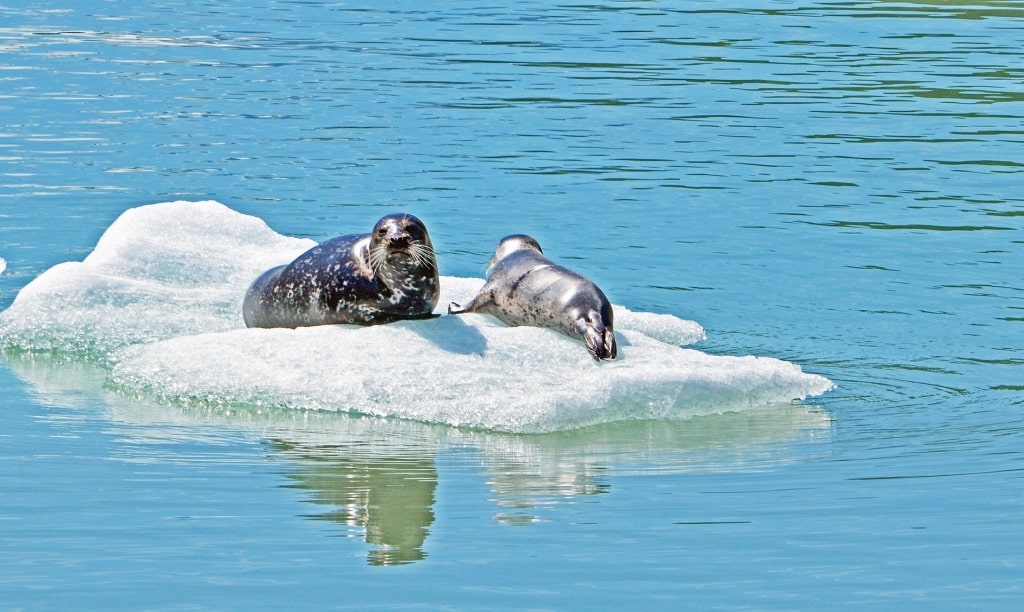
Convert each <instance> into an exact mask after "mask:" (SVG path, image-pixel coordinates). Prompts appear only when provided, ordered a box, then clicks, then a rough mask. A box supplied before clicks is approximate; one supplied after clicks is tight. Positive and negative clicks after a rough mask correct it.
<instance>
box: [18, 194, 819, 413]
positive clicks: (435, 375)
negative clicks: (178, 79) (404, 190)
mask: <svg viewBox="0 0 1024 612" xmlns="http://www.w3.org/2000/svg"><path fill="white" fill-rule="evenodd" d="M351 231H358V229H357V228H354V229H352V230H351ZM312 245H313V242H311V241H309V240H300V239H296V238H289V237H286V236H282V235H280V234H278V233H276V232H274V231H273V230H271V229H270V228H268V227H267V226H266V224H265V223H263V221H261V220H259V219H257V218H255V217H251V216H247V215H243V214H240V213H238V212H236V211H233V210H231V209H229V208H227V207H225V206H223V205H222V204H219V203H217V202H171V203H165V204H155V205H151V206H143V207H140V208H135V209H132V210H129V211H127V212H125V213H124V214H123V215H122V216H121V217H120V218H119V219H118V220H117V221H116V222H115V223H114V224H113V225H111V227H110V228H109V229H108V230H107V231H106V233H104V235H103V236H102V237H101V239H100V241H99V243H98V244H97V245H96V248H95V250H94V251H93V252H92V253H91V254H90V255H89V256H88V257H87V258H86V259H85V260H84V261H82V262H68V263H64V264H60V265H57V266H55V267H53V268H51V269H50V270H48V271H47V272H45V273H43V274H42V275H40V276H39V277H38V278H37V279H36V280H34V281H33V282H32V283H30V284H29V285H28V286H26V287H25V288H24V289H23V290H22V291H21V292H20V293H19V294H18V296H17V297H16V298H15V301H14V303H13V304H12V305H11V307H10V308H9V309H8V310H6V311H4V312H2V313H0V347H8V348H20V349H25V350H33V351H37V350H43V351H59V352H61V353H70V354H74V355H79V356H81V357H84V358H86V359H89V360H91V361H96V362H99V363H101V364H102V365H103V367H105V368H107V369H108V371H109V378H110V381H111V382H112V383H113V384H114V385H115V387H116V388H119V389H121V390H123V391H125V392H127V393H139V392H141V393H145V394H149V395H152V396H154V397H156V398H159V399H161V400H166V401H174V402H186V403H196V402H198V403H204V404H213V405H221V404H225V405H227V404H232V405H235V404H237V405H261V406H274V407H282V406H284V407H294V408H316V409H323V410H336V411H352V412H359V413H364V414H371V415H378V416H384V417H399V418H407V419H415V420H419V421H427V422H437V423H444V424H449V425H456V426H466V427H476V428H486V429H494V430H502V431H550V430H559V429H568V428H573V427H579V426H582V425H588V424H594V423H601V422H610V421H618V420H627V419H655V418H672V419H680V418H689V417H693V416H697V415H702V414H710V413H720V412H729V411H738V410H747V409H751V408H757V407H764V406H770V405H776V404H780V403H788V402H791V401H793V400H798V399H804V398H807V397H811V396H816V395H820V394H822V393H824V392H825V391H827V390H829V389H830V388H832V386H833V385H832V383H831V382H830V381H829V380H827V379H826V378H823V377H821V376H817V375H814V374H808V373H804V372H803V371H802V370H801V369H800V367H799V366H797V365H795V364H792V363H789V362H785V361H781V360H777V359H772V358H765V357H727V356H712V355H708V354H705V353H702V352H700V351H696V350H692V349H685V348H681V346H682V345H687V344H693V343H695V342H697V341H699V340H701V339H703V337H704V330H703V329H702V328H701V327H700V325H698V324H697V323H695V322H693V321H685V320H682V319H679V318H677V317H674V316H671V315H662V314H654V313H646V312H633V311H630V310H628V309H626V308H624V307H622V306H618V305H616V306H615V316H616V319H615V322H616V333H617V335H618V339H619V359H617V360H615V361H613V362H605V363H596V362H595V361H594V360H593V359H591V357H590V356H589V354H588V353H587V351H586V350H585V348H584V346H583V344H582V343H581V342H579V341H577V340H574V339H570V338H567V337H565V336H562V335H560V334H557V333H555V332H553V331H550V330H545V329H539V328H529V327H506V326H504V325H503V324H501V323H500V322H498V321H497V320H495V319H493V318H490V317H487V316H485V315H462V316H459V317H453V316H441V317H438V318H435V319H431V320H425V321H406V322H399V323H395V324H390V325H380V326H373V327H356V326H323V327H313V328H304V329H295V330H291V329H246V328H245V327H244V323H243V322H242V317H241V300H242V295H243V294H244V292H245V289H246V287H247V286H248V284H249V282H251V280H252V279H253V278H255V276H256V275H258V274H259V273H260V272H262V271H263V270H265V269H267V268H269V267H271V266H273V265H277V264H280V263H284V262H287V261H290V260H291V259H293V258H294V257H295V256H296V255H298V254H299V253H301V252H303V251H305V250H306V249H308V248H309V247H310V246H312ZM0 261H2V260H0ZM439 264H440V266H441V269H442V271H443V269H444V261H443V258H442V259H441V261H440V262H439ZM482 284H483V279H478V278H456V277H449V276H442V278H441V287H442V296H441V300H440V302H439V305H438V312H442V311H444V309H445V308H446V307H447V304H448V302H449V301H456V302H462V303H465V302H467V301H469V299H471V298H472V296H473V295H474V294H475V292H476V290H477V289H478V288H479V287H480V286H481V285H482Z"/></svg>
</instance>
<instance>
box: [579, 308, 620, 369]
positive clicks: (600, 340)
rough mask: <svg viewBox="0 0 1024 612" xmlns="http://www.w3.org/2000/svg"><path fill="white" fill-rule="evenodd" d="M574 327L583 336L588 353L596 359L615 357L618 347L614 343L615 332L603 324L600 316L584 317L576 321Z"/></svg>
mask: <svg viewBox="0 0 1024 612" xmlns="http://www.w3.org/2000/svg"><path fill="white" fill-rule="evenodd" d="M576 328H577V329H578V330H579V332H580V335H581V336H583V342H584V343H586V345H587V350H588V351H590V355H591V356H592V357H593V358H594V359H596V360H598V361H602V360H606V359H615V357H616V356H618V354H619V349H618V347H617V346H616V345H615V332H614V331H612V328H611V327H607V326H605V324H604V322H603V321H602V320H601V317H594V316H590V317H585V318H582V319H580V320H579V321H577V322H576Z"/></svg>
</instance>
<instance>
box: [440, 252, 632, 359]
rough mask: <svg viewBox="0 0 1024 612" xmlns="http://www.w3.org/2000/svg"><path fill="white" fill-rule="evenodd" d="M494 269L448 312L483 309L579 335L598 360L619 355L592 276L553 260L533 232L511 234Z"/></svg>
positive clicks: (608, 310)
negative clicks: (472, 294) (468, 299)
mask: <svg viewBox="0 0 1024 612" xmlns="http://www.w3.org/2000/svg"><path fill="white" fill-rule="evenodd" d="M489 269H490V273H489V275H488V278H487V282H486V283H485V284H484V286H483V287H482V288H481V289H480V292H479V293H478V294H477V295H476V297H474V298H473V301H472V302H470V303H469V304H468V305H466V306H465V307H462V306H460V305H459V304H455V303H454V302H453V303H452V304H450V305H449V306H448V314H461V313H464V312H482V313H487V314H490V315H494V316H495V317H497V318H498V319H500V320H501V321H502V322H504V323H505V324H507V325H531V326H535V327H548V328H551V329H554V330H557V331H560V332H562V333H563V334H565V335H567V336H572V337H574V338H580V339H582V340H583V342H584V343H586V345H587V350H589V351H590V354H591V355H592V356H593V357H594V359H597V360H602V359H615V357H616V355H617V354H618V348H617V347H616V344H615V332H614V330H613V323H612V318H613V313H612V306H611V304H610V303H609V302H608V298H606V297H605V295H604V293H603V292H602V291H601V289H600V288H598V286H597V285H595V284H594V283H593V282H591V281H590V280H588V279H586V278H584V277H582V276H580V275H579V274H577V273H575V272H573V271H572V270H569V269H566V268H563V267H562V266H559V265H556V264H554V263H552V262H551V260H550V259H548V258H547V257H545V256H544V253H543V252H542V251H541V248H540V244H538V243H537V241H536V240H534V239H533V238H531V237H530V236H526V235H523V234H516V235H512V236H507V237H506V238H504V239H502V241H501V242H500V243H499V244H498V248H497V250H496V251H495V252H494V257H493V258H492V259H491V262H490V264H489Z"/></svg>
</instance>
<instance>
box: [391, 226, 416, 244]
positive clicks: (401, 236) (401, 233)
mask: <svg viewBox="0 0 1024 612" xmlns="http://www.w3.org/2000/svg"><path fill="white" fill-rule="evenodd" d="M411 243H412V236H410V235H409V232H407V231H405V230H397V231H394V232H391V233H389V234H388V245H389V246H396V247H401V246H409V244H411Z"/></svg>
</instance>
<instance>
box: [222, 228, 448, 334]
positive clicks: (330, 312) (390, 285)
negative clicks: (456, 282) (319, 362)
mask: <svg viewBox="0 0 1024 612" xmlns="http://www.w3.org/2000/svg"><path fill="white" fill-rule="evenodd" d="M439 294H440V281H439V279H438V273H437V260H436V258H435V255H434V247H433V245H432V244H431V242H430V236H429V235H428V234H427V228H426V226H425V225H424V224H423V222H422V221H420V220H419V219H417V218H416V217H414V216H412V215H407V214H394V215H388V216H386V217H383V218H382V219H381V220H380V221H378V222H377V224H376V225H375V226H374V228H373V231H372V232H370V233H369V234H351V235H346V236H339V237H337V238H332V239H331V240H328V241H326V242H323V243H321V244H319V245H317V246H315V247H313V248H312V249H310V250H308V251H306V252H305V253H303V254H302V255H300V256H299V257H298V258H297V259H296V260H295V261H293V262H291V263H290V264H287V265H283V266H278V267H276V268H271V269H270V270H267V271H266V272H264V273H263V274H262V275H260V276H259V278H257V279H256V280H255V281H254V282H253V283H252V285H250V286H249V289H248V291H246V293H245V300H244V302H243V304H242V315H243V317H244V318H245V324H246V326H248V327H306V326H311V325H331V324H337V323H352V324H356V325H374V324H377V323H388V322H391V321H397V320H400V319H421V318H427V317H430V316H432V314H431V313H432V312H433V310H434V306H436V305H437V300H438V297H439Z"/></svg>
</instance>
